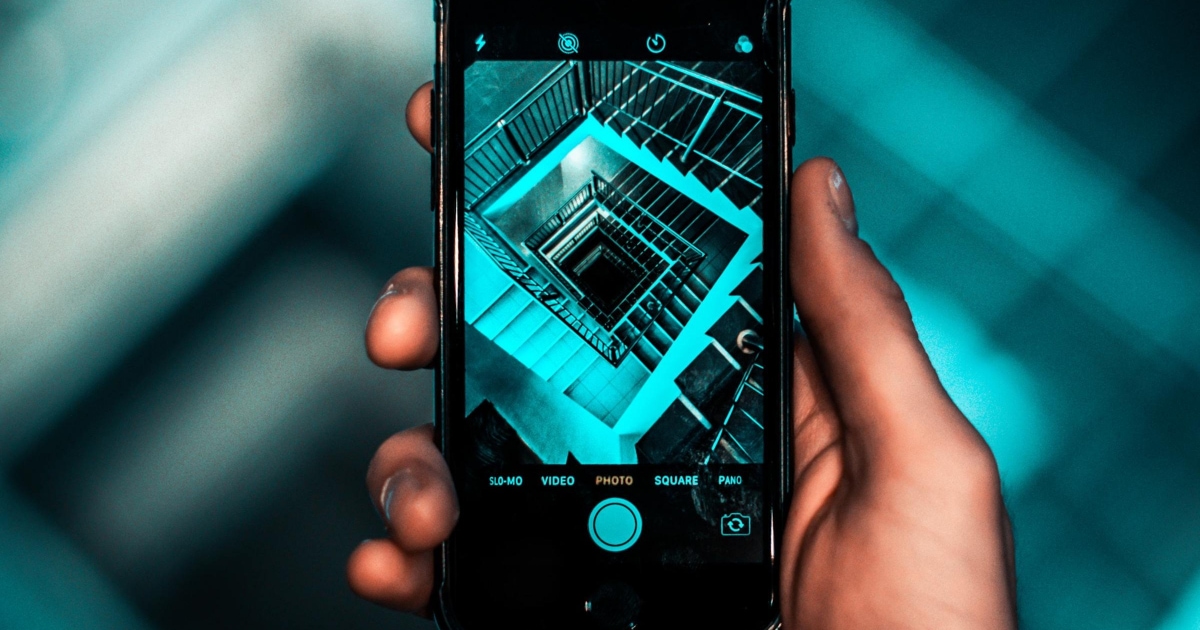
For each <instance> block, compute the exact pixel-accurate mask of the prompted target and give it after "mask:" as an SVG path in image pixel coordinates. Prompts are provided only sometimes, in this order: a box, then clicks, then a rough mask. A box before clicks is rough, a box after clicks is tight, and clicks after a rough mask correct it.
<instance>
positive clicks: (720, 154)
mask: <svg viewBox="0 0 1200 630" xmlns="http://www.w3.org/2000/svg"><path fill="white" fill-rule="evenodd" d="M597 63H604V62H597ZM656 68H657V69H656ZM608 69H609V70H612V72H600V73H596V72H593V77H595V76H597V75H599V76H600V77H601V78H602V79H604V80H608V81H610V82H612V84H613V85H612V87H611V88H610V89H608V90H607V91H605V93H604V96H602V97H601V101H600V102H604V103H607V104H608V105H609V106H611V107H613V108H614V109H615V110H617V111H618V112H620V113H622V114H624V115H625V116H627V117H628V118H629V119H630V126H633V125H641V126H644V127H645V128H646V129H647V130H648V131H649V132H650V138H654V137H661V138H663V139H665V140H667V141H669V142H670V143H672V144H674V145H675V146H676V150H677V151H679V156H680V161H681V162H684V163H686V162H687V160H688V158H689V157H690V156H691V155H693V154H694V155H696V156H697V157H698V158H700V159H701V160H703V161H705V162H708V163H710V164H712V165H713V166H715V167H717V168H719V169H721V170H722V171H723V172H725V173H726V176H725V177H724V178H723V179H722V180H721V181H720V182H718V183H717V184H716V185H715V186H713V187H714V188H721V187H723V186H725V185H726V184H727V183H728V182H729V181H730V180H732V179H738V180H740V181H743V182H745V183H747V184H750V185H752V186H754V187H756V188H758V189H760V190H761V189H762V184H761V182H759V180H758V177H757V176H756V174H755V169H756V168H757V167H758V166H760V165H761V153H762V140H761V138H759V137H758V134H760V133H761V127H762V114H761V112H760V111H759V110H761V107H762V97H760V96H758V95H756V94H753V93H751V92H748V91H746V90H743V89H741V88H738V87H736V86H733V85H730V84H728V83H725V82H723V81H719V80H717V79H714V78H712V77H708V76H706V75H704V74H701V73H699V72H696V71H694V70H690V69H688V68H685V67H682V66H678V65H674V64H669V63H665V62H651V63H644V64H643V63H637V62H632V61H626V62H621V63H620V64H619V65H614V66H613V67H612V68H608ZM668 72H672V73H675V74H678V75H680V76H679V77H673V76H669V75H668ZM655 83H662V84H665V85H666V86H667V88H666V89H665V90H664V89H662V88H661V87H656V86H654V84H655ZM692 83H695V84H696V85H693V84H692ZM681 91H682V92H683V93H685V94H686V95H687V96H686V97H685V98H686V100H685V101H684V102H683V104H682V106H681V104H680V102H679V96H678V93H679V92H681ZM630 92H632V94H630ZM672 92H675V93H676V95H675V96H674V97H671V96H670V95H671V94H672ZM647 95H651V96H649V97H647ZM647 100H649V101H650V102H649V103H646V102H645V101H647ZM739 101H740V102H739ZM597 104H599V103H597ZM688 110H690V111H688ZM648 141H649V140H647V141H646V142H648Z"/></svg>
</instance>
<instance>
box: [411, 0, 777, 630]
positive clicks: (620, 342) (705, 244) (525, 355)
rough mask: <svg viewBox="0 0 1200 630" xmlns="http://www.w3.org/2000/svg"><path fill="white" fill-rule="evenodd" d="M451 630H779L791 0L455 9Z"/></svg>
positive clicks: (619, 1)
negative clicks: (455, 503) (455, 517)
mask: <svg viewBox="0 0 1200 630" xmlns="http://www.w3.org/2000/svg"><path fill="white" fill-rule="evenodd" d="M435 19H436V22H437V26H438V38H437V43H438V59H437V61H438V63H437V69H436V75H437V79H436V84H435V91H434V98H433V108H434V121H435V122H434V141H435V142H434V143H435V155H434V164H435V167H434V170H435V173H434V203H435V209H436V210H437V211H438V213H439V214H438V221H437V225H438V269H439V291H440V300H441V309H442V310H441V317H442V321H441V326H442V328H441V335H442V346H441V347H442V352H441V354H440V358H439V365H438V368H439V369H438V392H437V395H438V439H439V440H440V446H441V448H442V450H443V452H444V454H445V456H446V460H447V462H448V463H449V465H450V469H451V471H452V473H453V476H454V481H455V484H456V487H457V491H458V496H459V501H460V505H461V517H460V520H459V523H458V526H457V528H456V529H455V531H454V533H453V535H452V536H451V538H450V540H449V541H448V542H447V543H446V544H445V545H444V546H443V548H442V550H441V552H440V556H439V559H438V567H437V572H438V576H437V579H438V587H437V592H436V600H437V601H436V602H435V605H434V609H435V612H436V615H437V617H438V620H439V622H440V623H441V624H442V626H443V627H446V628H465V629H467V630H474V629H478V628H533V629H537V628H547V629H554V630H563V629H571V628H595V629H598V630H600V629H603V630H609V629H617V628H620V629H624V630H628V629H631V628H638V629H640V630H644V629H651V630H652V629H655V628H684V627H688V628H721V629H723V630H735V629H740V628H746V629H755V630H758V629H761V628H767V627H770V626H771V625H772V624H773V623H776V621H777V619H778V593H777V584H778V557H777V552H778V549H779V539H780V533H781V529H782V515H783V514H784V506H785V505H786V500H787V493H788V484H789V477H790V467H789V457H788V456H789V448H788V443H787V440H786V439H785V437H786V436H787V435H788V434H789V427H790V420H789V415H788V413H789V409H790V401H789V392H790V389H791V388H790V383H791V376H790V369H791V353H790V351H789V349H790V348H791V339H790V335H791V321H792V318H791V313H792V309H791V301H790V300H789V299H786V297H785V296H786V295H787V293H785V290H786V287H787V274H786V265H785V264H784V256H785V252H786V251H787V242H786V241H787V237H786V235H787V232H788V230H787V229H786V222H785V220H784V216H785V215H784V207H785V200H786V199H787V184H788V175H789V173H790V165H791V144H792V140H791V139H792V137H793V132H792V124H793V123H792V110H793V109H794V106H793V105H792V103H793V102H794V99H793V98H792V96H791V88H790V69H789V61H788V58H789V52H788V50H789V33H788V29H789V24H788V7H787V5H786V3H784V4H781V3H779V2H776V1H774V0H769V1H766V2H762V1H759V2H754V1H741V2H730V1H728V0H686V1H684V0H664V1H655V0H641V1H636V2H635V1H632V0H589V1H581V2H561V1H549V0H439V2H438V3H437V5H436V9H435Z"/></svg>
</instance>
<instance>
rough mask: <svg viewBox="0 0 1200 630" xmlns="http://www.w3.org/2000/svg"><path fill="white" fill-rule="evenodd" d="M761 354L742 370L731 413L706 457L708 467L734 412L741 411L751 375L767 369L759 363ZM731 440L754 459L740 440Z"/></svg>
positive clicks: (722, 422) (731, 437) (756, 353)
mask: <svg viewBox="0 0 1200 630" xmlns="http://www.w3.org/2000/svg"><path fill="white" fill-rule="evenodd" d="M761 354H762V353H761V352H755V353H754V356H753V357H752V358H751V359H750V361H749V363H747V365H746V367H745V368H744V369H743V370H742V378H741V380H740V381H739V382H738V386H737V389H736V390H734V394H733V402H732V403H730V405H729V411H728V412H726V413H725V419H724V420H722V421H721V428H720V429H718V430H717V437H716V438H714V439H713V445H712V448H710V449H709V454H708V457H706V458H705V460H704V464H705V465H708V463H709V461H711V460H712V453H713V451H716V450H717V445H718V444H720V443H721V437H722V436H723V435H724V434H725V433H726V431H725V427H726V425H728V424H729V420H730V418H732V417H733V412H734V411H737V410H739V409H741V408H740V407H738V403H740V402H741V401H742V394H743V393H744V392H745V391H746V389H747V386H748V385H750V375H751V374H753V373H754V369H755V368H758V369H759V370H763V369H765V368H763V366H762V365H760V364H759V363H758V357H759V356H761ZM752 389H755V391H758V392H759V393H760V394H761V393H762V390H761V389H757V388H752ZM741 411H742V413H743V414H745V415H746V417H748V418H750V420H751V421H754V422H755V424H758V422H757V421H755V419H754V417H753V416H751V415H750V414H749V413H746V410H744V409H742V410H741ZM761 427H762V425H761V424H759V428H761ZM729 438H730V439H732V440H733V442H734V443H735V444H737V446H738V448H740V449H741V450H742V452H743V453H745V454H746V456H747V458H749V459H754V455H753V454H752V453H750V451H748V450H747V449H746V447H745V446H743V445H742V443H741V442H739V441H738V439H737V438H736V437H735V436H734V435H733V434H732V433H730V434H729Z"/></svg>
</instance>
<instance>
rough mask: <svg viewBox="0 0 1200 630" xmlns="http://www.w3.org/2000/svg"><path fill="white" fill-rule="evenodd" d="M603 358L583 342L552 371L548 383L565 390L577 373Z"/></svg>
mask: <svg viewBox="0 0 1200 630" xmlns="http://www.w3.org/2000/svg"><path fill="white" fill-rule="evenodd" d="M603 360H604V359H601V358H600V355H599V354H598V353H597V352H596V349H595V348H593V347H591V346H590V345H588V344H586V343H584V344H582V345H580V346H579V349H578V350H576V351H575V352H574V354H572V355H571V358H570V359H567V361H566V363H564V364H563V366H562V367H561V368H559V370H558V371H557V372H555V373H554V376H551V377H550V384H551V385H553V386H554V387H555V388H557V389H558V391H560V392H565V391H567V388H568V387H570V386H571V385H572V384H573V383H574V382H575V381H576V379H578V378H579V375H580V374H583V373H584V372H585V371H586V370H587V369H588V368H589V367H591V365H592V364H593V363H595V362H596V361H603Z"/></svg>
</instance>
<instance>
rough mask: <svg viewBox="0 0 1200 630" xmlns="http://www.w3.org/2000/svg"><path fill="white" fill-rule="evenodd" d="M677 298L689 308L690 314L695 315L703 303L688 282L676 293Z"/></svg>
mask: <svg viewBox="0 0 1200 630" xmlns="http://www.w3.org/2000/svg"><path fill="white" fill-rule="evenodd" d="M693 277H694V276H693ZM675 298H676V299H678V300H679V301H680V302H683V305H684V306H686V307H687V310H688V312H689V313H695V312H696V309H698V308H700V302H701V301H702V300H701V299H700V297H699V296H697V295H696V293H695V292H694V291H693V290H692V288H691V287H690V286H688V283H686V282H685V283H684V285H683V286H682V287H680V288H679V291H677V292H676V293H675Z"/></svg>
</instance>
